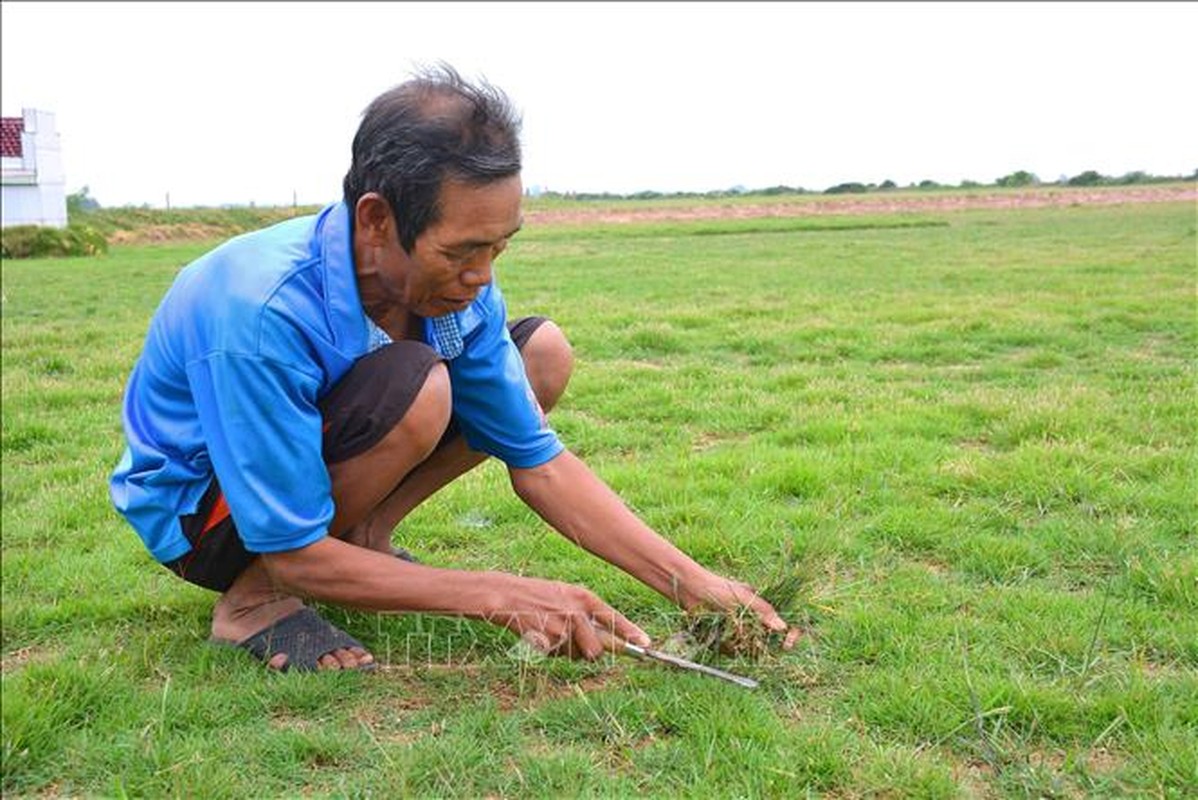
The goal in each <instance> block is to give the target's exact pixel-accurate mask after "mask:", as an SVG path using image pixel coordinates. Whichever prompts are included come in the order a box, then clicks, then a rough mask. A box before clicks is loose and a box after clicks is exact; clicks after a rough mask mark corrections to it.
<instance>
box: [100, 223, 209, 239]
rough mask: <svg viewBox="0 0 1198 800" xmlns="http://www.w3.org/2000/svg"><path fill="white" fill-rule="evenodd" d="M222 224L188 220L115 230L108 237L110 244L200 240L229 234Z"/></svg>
mask: <svg viewBox="0 0 1198 800" xmlns="http://www.w3.org/2000/svg"><path fill="white" fill-rule="evenodd" d="M229 235H230V233H229V231H228V229H226V228H222V227H221V226H220V225H204V224H202V223H198V222H186V223H180V224H177V225H146V226H145V227H142V228H136V229H134V230H121V231H113V232H112V233H110V234H108V236H107V237H106V238H107V239H108V243H109V244H150V243H153V242H179V241H199V240H203V239H220V238H223V237H226V236H229Z"/></svg>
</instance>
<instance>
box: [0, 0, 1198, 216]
mask: <svg viewBox="0 0 1198 800" xmlns="http://www.w3.org/2000/svg"><path fill="white" fill-rule="evenodd" d="M1196 31H1198V5H1196V4H1193V3H1131V2H1129V3H1111V2H1104V3H1086V2H1081V3H993V4H991V3H877V4H875V3H827V4H825V3H731V2H729V3H720V2H702V3H695V2H671V3H632V2H624V3H573V2H569V3H552V2H550V3H541V2H536V3H502V2H501V3H464V2H459V3H382V2H377V3H321V2H305V3H248V2H247V3H231V2H223V3H174V2H170V3H102V2H101V3H80V4H75V3H26V2H12V0H5V1H4V2H3V3H2V4H0V37H2V43H0V60H2V65H0V80H2V91H0V100H2V103H0V105H2V107H3V108H2V111H3V114H4V115H5V116H16V115H19V114H20V113H21V109H22V108H27V107H32V108H39V109H43V110H46V111H50V112H52V113H54V115H55V121H56V125H57V128H58V131H59V133H60V143H61V148H62V158H63V162H64V168H65V170H66V174H67V189H68V191H77V190H79V189H80V188H81V187H83V186H87V187H88V189H89V193H90V195H91V196H92V197H94V198H95V199H97V200H98V201H99V202H100V203H101V204H102V205H105V206H119V205H126V204H129V205H142V204H149V205H151V206H155V207H161V206H162V205H164V204H165V203H166V198H167V196H168V195H169V197H170V202H171V205H173V206H187V205H221V204H239V205H244V204H249V203H256V204H258V205H279V204H290V203H291V202H292V201H293V199H294V200H295V201H297V202H299V203H300V204H314V203H325V202H329V201H332V200H336V199H338V198H339V196H340V187H341V179H342V177H343V176H344V174H345V170H346V168H347V167H348V164H349V148H350V142H351V140H352V138H353V134H354V131H355V130H356V128H357V125H358V123H359V121H360V118H361V113H362V111H363V110H364V109H365V107H366V106H367V104H369V102H370V100H371V99H373V98H374V97H375V96H376V95H378V94H380V93H381V92H383V91H385V90H386V89H388V88H390V87H391V86H393V85H395V84H396V83H399V82H401V81H402V80H403V79H404V77H405V76H407V75H408V74H410V72H411V71H412V69H413V68H414V67H416V66H418V65H420V64H428V63H433V62H436V61H441V60H443V61H446V62H448V63H450V64H452V65H453V66H455V67H456V68H457V69H458V70H459V71H460V72H462V73H463V75H465V76H466V77H468V78H479V77H482V78H485V79H487V80H489V81H490V82H491V83H493V84H495V85H497V86H499V87H500V88H502V89H503V90H504V91H505V92H506V93H507V94H508V95H509V96H510V97H511V98H512V100H513V101H514V103H515V104H516V106H517V107H518V108H519V109H520V110H521V112H522V114H523V119H524V127H523V136H522V140H523V145H524V183H525V186H526V187H528V188H534V187H535V188H538V189H541V190H553V191H560V192H613V193H633V192H639V191H660V192H674V191H683V192H702V191H711V190H718V189H729V188H733V187H738V186H739V187H745V188H749V189H753V188H765V187H769V186H776V185H787V186H795V187H803V188H806V189H811V190H817V191H818V190H823V189H825V188H827V187H829V186H832V185H835V184H837V183H842V182H847V181H859V182H862V183H881V182H882V181H884V180H893V181H895V182H896V183H898V184H899V185H907V184H910V183H916V182H919V181H922V180H934V181H937V182H940V183H951V184H957V183H960V182H961V181H962V180H975V181H979V182H982V183H990V182H993V181H994V180H995V179H996V178H998V177H1000V176H1002V175H1006V174H1009V173H1011V172H1014V171H1016V170H1028V171H1030V172H1034V173H1035V174H1037V175H1038V176H1039V177H1040V178H1041V179H1042V180H1049V181H1051V180H1057V179H1058V178H1060V177H1061V176H1070V175H1075V174H1078V173H1080V172H1083V171H1085V170H1090V169H1094V170H1097V171H1099V172H1101V173H1103V174H1106V175H1122V174H1124V173H1127V172H1130V171H1134V170H1144V171H1146V172H1149V173H1152V174H1160V175H1189V174H1192V173H1193V171H1194V170H1195V168H1198V104H1196V103H1195V102H1194V92H1195V77H1194V76H1195V74H1198V72H1196V70H1195V66H1196V63H1198V59H1196V58H1195V56H1194V49H1193V41H1194V34H1195V32H1196Z"/></svg>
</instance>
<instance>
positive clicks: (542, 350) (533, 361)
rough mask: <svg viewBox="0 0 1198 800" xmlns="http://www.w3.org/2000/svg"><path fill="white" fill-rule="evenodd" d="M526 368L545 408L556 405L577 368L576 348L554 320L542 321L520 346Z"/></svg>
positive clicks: (529, 378)
mask: <svg viewBox="0 0 1198 800" xmlns="http://www.w3.org/2000/svg"><path fill="white" fill-rule="evenodd" d="M520 355H521V356H522V357H523V358H524V371H525V373H527V375H528V382H529V383H530V384H532V390H533V392H534V393H535V394H536V396H537V402H539V403H540V404H541V408H542V409H544V410H545V411H549V409H551V408H553V406H554V405H556V404H557V401H558V399H559V398H560V397H561V396H562V394H563V393H564V392H565V391H566V386H567V384H569V382H570V375H571V374H572V373H573V372H574V349H573V348H572V347H570V342H569V341H568V340H567V339H566V335H565V334H564V333H563V332H562V329H561V328H559V327H558V326H557V324H556V323H554V322H553V321H552V320H545V321H544V322H543V323H541V324H540V325H539V326H538V327H537V329H536V330H535V331H533V333H532V335H531V336H530V337H529V338H528V341H527V342H525V344H524V347H522V348H521V349H520Z"/></svg>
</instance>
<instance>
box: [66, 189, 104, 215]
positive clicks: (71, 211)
mask: <svg viewBox="0 0 1198 800" xmlns="http://www.w3.org/2000/svg"><path fill="white" fill-rule="evenodd" d="M89 192H90V189H88V187H87V186H84V187H83V188H82V189H80V190H79V191H77V192H75V193H74V194H68V195H67V217H68V218H69V217H72V216H75V215H77V214H86V213H87V212H88V211H95V210H96V209H97V208H99V207H100V204H99V202H97V201H96V198H94V197H92V196H91V195H90V194H89Z"/></svg>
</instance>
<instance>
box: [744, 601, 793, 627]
mask: <svg viewBox="0 0 1198 800" xmlns="http://www.w3.org/2000/svg"><path fill="white" fill-rule="evenodd" d="M749 608H751V609H753V611H755V612H756V613H757V616H758V617H760V618H761V621H762V623H764V624H765V627H767V628H769V629H770V630H772V631H774V632H775V633H781V632H782V631H784V630H786V629H787V627H788V626H787V624H786V620H784V619H782V617H780V616H778V612H777V611H775V610H774V607H773V606H771V605H770V604H769V603H768V602H766V601H765V600H764V599H763V598H762V597H761V595H758V594H755V595H753V599H752V600H751V601H749Z"/></svg>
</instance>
